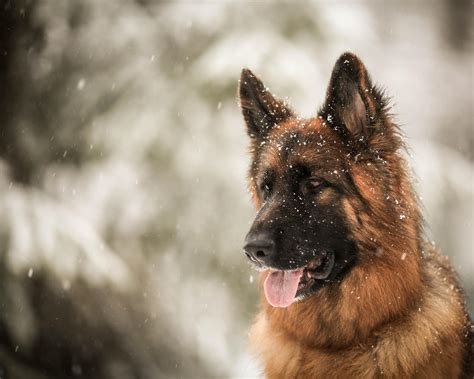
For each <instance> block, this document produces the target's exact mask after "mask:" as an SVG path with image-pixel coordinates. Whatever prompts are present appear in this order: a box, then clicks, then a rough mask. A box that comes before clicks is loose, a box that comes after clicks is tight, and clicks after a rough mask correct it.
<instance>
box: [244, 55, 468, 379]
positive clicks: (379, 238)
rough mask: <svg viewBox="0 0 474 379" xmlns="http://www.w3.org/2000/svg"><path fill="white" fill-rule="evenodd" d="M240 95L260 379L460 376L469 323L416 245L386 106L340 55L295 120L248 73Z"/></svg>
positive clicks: (451, 288)
mask: <svg viewBox="0 0 474 379" xmlns="http://www.w3.org/2000/svg"><path fill="white" fill-rule="evenodd" d="M239 91H240V102H241V108H242V112H243V116H244V119H245V123H246V125H247V131H248V134H249V136H250V141H251V155H252V163H251V166H250V172H249V182H250V184H249V187H250V192H251V194H252V196H253V200H254V203H255V206H256V208H257V209H258V213H257V216H256V218H255V221H254V222H253V224H252V226H251V228H250V231H249V232H248V234H247V237H246V240H245V247H244V252H245V254H246V256H247V257H248V259H249V260H250V261H251V263H252V265H253V266H254V267H255V268H256V269H258V270H260V271H261V274H260V279H261V282H262V283H263V292H264V294H265V296H264V297H263V296H262V305H261V311H260V313H259V314H258V316H257V318H256V321H255V323H254V325H253V327H252V329H251V332H250V339H251V344H252V345H253V348H254V350H255V352H256V353H257V354H258V355H259V357H260V358H261V360H262V362H263V367H264V371H265V374H266V376H267V377H269V378H296V377H298V378H378V377H388V378H430V379H432V378H459V377H472V331H471V321H470V319H469V316H468V313H467V311H466V306H465V299H464V295H463V292H462V290H461V288H460V285H459V283H458V281H457V279H456V275H455V273H454V272H453V270H452V269H451V267H450V266H449V263H448V261H447V259H446V258H445V257H443V256H441V255H440V254H439V253H438V252H437V251H436V249H435V247H434V246H433V245H431V244H429V243H426V242H424V240H423V231H422V218H421V216H420V209H419V205H418V203H417V200H416V197H415V195H414V192H413V189H412V187H411V184H410V180H409V175H408V174H407V169H406V165H405V162H404V160H403V158H402V155H401V150H402V148H403V142H402V140H401V138H400V133H399V130H398V128H397V126H396V125H395V123H394V121H393V119H392V116H391V115H390V113H389V108H388V102H387V99H386V97H385V96H384V94H383V93H382V91H381V90H380V89H378V88H377V87H375V86H374V85H373V84H372V82H371V79H370V77H369V75H368V73H367V70H366V68H365V66H364V65H363V63H362V62H361V60H360V59H359V58H358V57H356V56H355V55H353V54H351V53H345V54H343V55H342V56H341V57H340V58H339V59H338V61H337V62H336V64H335V66H334V70H333V72H332V76H331V79H330V83H329V88H328V90H327V95H326V100H325V104H324V105H323V106H322V108H321V110H320V111H319V113H318V114H317V116H316V117H314V118H310V119H302V118H299V117H298V116H296V114H295V113H294V112H293V111H292V110H291V109H290V108H289V107H288V106H287V105H286V103H285V102H283V101H281V100H278V99H275V98H274V97H273V95H272V94H271V93H270V92H269V90H268V89H267V88H266V87H265V86H264V85H263V84H262V82H261V81H260V80H259V79H258V78H257V77H256V76H255V75H254V74H252V72H251V71H250V70H248V69H244V70H243V71H242V76H241V79H240V88H239Z"/></svg>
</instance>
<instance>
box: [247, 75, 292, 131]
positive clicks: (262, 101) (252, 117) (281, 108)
mask: <svg viewBox="0 0 474 379" xmlns="http://www.w3.org/2000/svg"><path fill="white" fill-rule="evenodd" d="M239 96H240V107H241V108H242V113H243V115H244V119H245V122H246V124H247V132H248V134H249V136H250V137H251V138H257V139H258V138H264V137H265V136H266V135H267V133H268V132H269V131H270V130H271V129H272V128H273V127H274V126H275V125H277V124H278V123H280V122H282V121H285V120H287V119H288V118H290V117H293V112H292V111H291V110H290V108H288V107H287V105H286V104H285V102H283V101H282V100H278V99H275V98H274V97H273V95H272V94H271V93H270V91H269V90H268V88H266V87H265V86H264V85H263V83H262V82H261V81H260V79H258V78H257V77H256V76H255V75H254V74H253V73H252V71H250V70H249V69H246V68H244V69H243V70H242V74H241V76H240V85H239Z"/></svg>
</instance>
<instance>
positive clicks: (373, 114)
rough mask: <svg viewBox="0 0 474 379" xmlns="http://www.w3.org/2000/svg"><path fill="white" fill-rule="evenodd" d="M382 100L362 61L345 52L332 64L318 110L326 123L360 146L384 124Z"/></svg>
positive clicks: (384, 115) (384, 107) (384, 103)
mask: <svg viewBox="0 0 474 379" xmlns="http://www.w3.org/2000/svg"><path fill="white" fill-rule="evenodd" d="M386 103H387V102H386V100H385V99H384V97H383V96H382V93H381V92H380V91H379V90H378V89H377V88H376V87H374V85H373V84H372V81H371V80H370V76H369V74H368V72H367V69H366V68H365V66H364V64H363V63H362V61H361V60H360V59H359V58H358V57H357V56H355V55H354V54H352V53H345V54H343V55H341V57H340V58H339V59H338V60H337V62H336V64H335V65H334V69H333V71H332V75H331V80H330V82H329V87H328V90H327V94H326V102H325V104H324V106H323V108H322V110H321V112H320V114H321V116H323V117H324V118H325V119H326V121H327V122H328V123H329V126H331V127H332V128H334V129H335V130H337V131H339V132H340V133H341V134H343V135H344V136H345V137H347V138H349V139H350V140H351V141H353V142H357V145H359V146H360V145H361V144H368V143H369V142H370V140H371V138H372V137H373V136H374V134H376V133H377V132H380V131H382V130H383V129H384V128H385V127H386V125H385V121H386V117H387V116H386Z"/></svg>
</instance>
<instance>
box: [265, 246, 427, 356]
mask: <svg viewBox="0 0 474 379" xmlns="http://www.w3.org/2000/svg"><path fill="white" fill-rule="evenodd" d="M392 254H396V255H397V257H398V259H401V258H400V256H401V254H403V253H401V252H393V253H392ZM417 259H418V256H417V254H415V253H414V254H407V256H406V257H404V259H403V261H407V262H406V263H407V264H405V265H400V268H399V269H398V270H394V269H393V268H388V267H386V264H384V263H383V262H382V261H380V262H379V261H378V258H377V256H376V255H375V256H374V259H373V261H372V264H371V265H365V266H361V265H356V266H355V267H354V268H353V269H352V270H351V272H350V273H348V275H347V276H346V277H345V278H344V280H343V281H342V282H341V283H340V284H329V285H327V286H325V287H323V288H321V289H320V290H319V291H318V292H316V293H315V294H314V295H312V296H311V297H309V298H307V299H304V300H303V301H300V302H296V303H294V304H292V305H291V306H289V307H288V308H273V307H271V306H270V305H269V304H268V303H267V301H266V300H265V299H264V298H263V299H262V304H263V308H264V312H265V314H266V316H267V319H268V321H269V323H270V325H272V326H275V327H276V328H278V329H280V331H281V332H283V333H285V334H287V335H288V336H289V337H294V338H295V339H297V340H298V341H301V342H303V343H304V344H306V345H307V346H308V347H313V348H322V349H341V348H345V347H348V346H351V345H354V344H359V343H364V342H367V339H368V338H370V336H371V335H372V334H373V331H374V330H376V329H377V328H378V327H379V326H381V325H383V324H385V323H387V322H391V321H394V320H396V319H399V318H401V317H404V316H405V315H406V312H407V309H413V308H414V307H416V306H417V304H419V302H420V293H421V287H422V280H421V274H420V272H417V271H418V270H417V267H418V264H413V262H411V263H410V261H411V260H417ZM300 325H305V328H301V327H300Z"/></svg>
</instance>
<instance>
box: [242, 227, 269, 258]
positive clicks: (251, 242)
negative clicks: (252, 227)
mask: <svg viewBox="0 0 474 379" xmlns="http://www.w3.org/2000/svg"><path fill="white" fill-rule="evenodd" d="M244 253H245V255H247V257H248V258H249V259H250V260H251V261H254V262H255V263H260V264H266V265H268V264H269V262H270V261H271V260H272V259H273V256H274V255H275V241H274V240H273V238H271V236H270V235H269V234H267V233H264V232H260V233H255V234H254V233H250V234H249V235H247V238H246V239H245V246H244Z"/></svg>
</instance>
